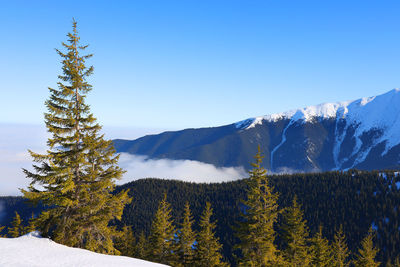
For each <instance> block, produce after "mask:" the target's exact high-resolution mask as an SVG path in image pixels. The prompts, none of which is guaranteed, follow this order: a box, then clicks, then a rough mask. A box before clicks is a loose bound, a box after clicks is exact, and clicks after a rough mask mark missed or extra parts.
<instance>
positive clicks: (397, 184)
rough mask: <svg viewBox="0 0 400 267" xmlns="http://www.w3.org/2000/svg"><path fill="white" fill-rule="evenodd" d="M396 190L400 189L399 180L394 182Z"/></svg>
mask: <svg viewBox="0 0 400 267" xmlns="http://www.w3.org/2000/svg"><path fill="white" fill-rule="evenodd" d="M396 187H397V190H400V182H396Z"/></svg>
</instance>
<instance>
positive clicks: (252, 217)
mask: <svg viewBox="0 0 400 267" xmlns="http://www.w3.org/2000/svg"><path fill="white" fill-rule="evenodd" d="M254 158H255V161H256V162H255V163H253V164H252V166H253V169H252V170H251V171H250V172H249V174H250V178H249V179H248V180H247V185H248V186H247V199H246V201H243V204H244V206H245V208H244V211H243V212H242V217H243V220H242V221H241V222H240V223H239V228H238V234H237V236H238V237H239V239H240V243H239V245H238V246H237V247H238V248H240V250H241V252H242V255H243V257H241V259H240V262H239V265H240V266H255V267H256V266H270V265H277V264H278V263H279V261H280V259H279V256H278V250H277V248H276V247H275V244H274V241H275V230H274V224H275V223H276V220H277V216H278V204H277V200H278V194H274V193H272V192H273V188H270V187H269V184H268V183H269V182H268V178H267V175H266V173H267V171H266V170H265V169H264V168H263V167H261V166H262V159H263V156H262V155H261V150H260V147H258V152H257V154H256V156H255V157H254Z"/></svg>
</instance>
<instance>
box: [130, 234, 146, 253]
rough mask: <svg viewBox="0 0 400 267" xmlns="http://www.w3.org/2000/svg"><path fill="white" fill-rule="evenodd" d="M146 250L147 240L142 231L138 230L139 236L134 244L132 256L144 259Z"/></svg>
mask: <svg viewBox="0 0 400 267" xmlns="http://www.w3.org/2000/svg"><path fill="white" fill-rule="evenodd" d="M146 251H147V240H146V236H145V234H144V232H143V231H142V232H140V235H139V238H138V240H137V242H136V244H135V249H134V254H133V257H134V258H138V259H146Z"/></svg>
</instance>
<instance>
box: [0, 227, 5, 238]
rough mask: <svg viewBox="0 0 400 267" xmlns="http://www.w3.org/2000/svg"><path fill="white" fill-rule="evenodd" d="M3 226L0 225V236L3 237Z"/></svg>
mask: <svg viewBox="0 0 400 267" xmlns="http://www.w3.org/2000/svg"><path fill="white" fill-rule="evenodd" d="M4 228H5V226H0V237H5V235H2V234H1V232H2V231H3V230H4Z"/></svg>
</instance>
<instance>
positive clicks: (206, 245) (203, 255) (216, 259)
mask: <svg viewBox="0 0 400 267" xmlns="http://www.w3.org/2000/svg"><path fill="white" fill-rule="evenodd" d="M212 214H213V213H212V208H211V204H210V203H209V202H207V203H206V208H205V210H204V211H203V214H202V216H201V218H200V223H199V224H200V232H199V234H198V240H197V244H196V254H195V262H194V266H199V267H213V266H226V264H225V263H224V262H222V255H221V253H220V251H221V248H222V245H221V244H220V243H219V240H218V238H217V237H215V232H214V231H215V227H216V222H211V216H212Z"/></svg>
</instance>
